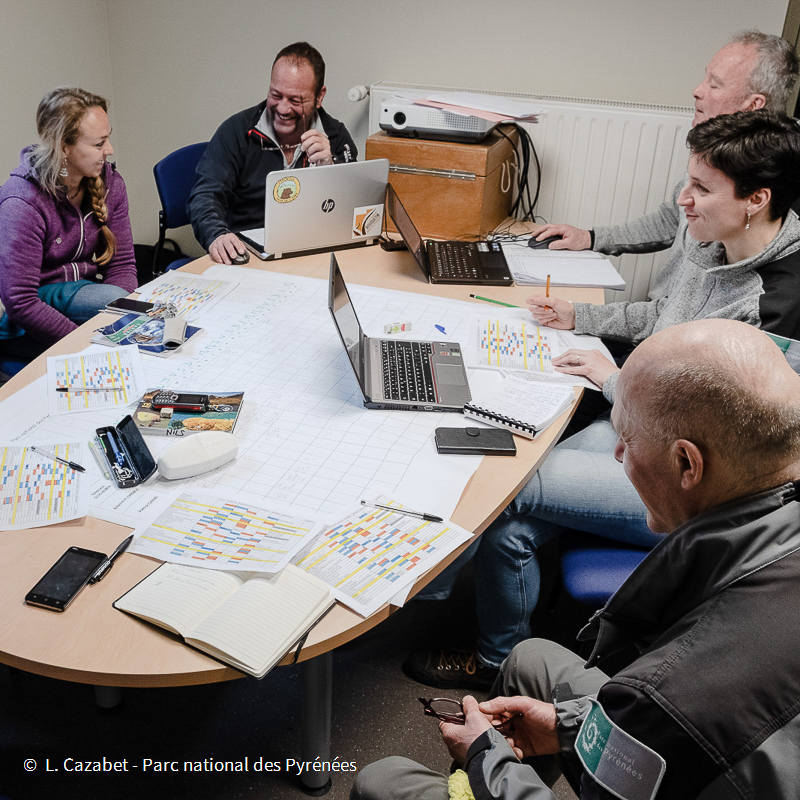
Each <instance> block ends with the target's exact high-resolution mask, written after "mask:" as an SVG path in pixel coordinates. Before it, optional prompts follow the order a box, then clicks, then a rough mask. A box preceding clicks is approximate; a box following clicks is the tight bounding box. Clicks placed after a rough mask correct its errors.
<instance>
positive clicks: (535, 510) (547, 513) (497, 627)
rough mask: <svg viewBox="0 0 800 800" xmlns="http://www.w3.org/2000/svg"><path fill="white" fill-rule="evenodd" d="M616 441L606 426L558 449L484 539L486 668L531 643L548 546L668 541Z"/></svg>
mask: <svg viewBox="0 0 800 800" xmlns="http://www.w3.org/2000/svg"><path fill="white" fill-rule="evenodd" d="M616 441H617V436H616V434H615V433H614V430H613V428H612V427H611V423H610V422H608V420H607V419H601V420H598V421H596V422H594V423H592V424H591V425H590V426H589V427H588V428H585V429H584V430H582V431H581V432H580V433H578V434H576V435H575V436H573V437H571V438H569V439H567V440H566V441H564V442H562V443H561V444H559V445H558V447H556V448H555V449H554V450H553V452H552V453H550V455H549V456H548V457H547V459H546V461H545V462H544V464H543V465H542V466H541V467H540V469H539V471H538V472H537V473H536V474H535V475H534V476H533V478H531V480H530V481H529V482H528V483H527V485H526V486H525V487H524V488H523V489H522V490H521V491H520V492H519V494H518V495H517V496H516V498H514V500H513V501H512V502H511V503H510V504H509V506H508V507H507V508H506V509H505V510H504V511H503V513H502V514H501V515H500V517H498V519H497V520H496V521H495V522H494V523H493V524H492V525H490V526H489V528H488V529H487V530H486V531H485V532H484V534H483V536H481V539H480V546H479V547H478V551H477V553H476V555H475V560H474V567H475V586H476V592H477V602H478V656H479V659H480V661H481V662H483V663H484V664H486V665H489V666H496V667H499V666H500V664H501V663H502V661H503V659H504V658H505V657H506V656H507V655H508V654H509V653H510V652H511V650H512V648H513V647H514V646H515V645H516V644H518V643H519V642H521V641H523V640H524V639H527V638H528V637H529V636H530V616H531V613H532V612H533V610H534V608H535V607H536V603H537V601H538V599H539V582H540V581H539V563H538V561H537V558H536V550H537V548H539V547H540V546H541V545H542V544H544V543H545V542H547V541H549V540H551V539H553V538H555V537H557V536H559V535H560V534H561V532H562V531H565V530H577V531H584V532H586V533H594V534H597V535H598V536H604V537H606V538H609V539H616V540H619V541H623V542H627V543H629V544H636V545H640V546H649V547H653V546H655V545H656V544H657V543H658V542H659V541H660V540H661V539H662V538H663V537H662V535H661V534H655V533H653V532H652V531H651V530H650V529H649V528H648V527H647V523H646V511H645V507H644V504H643V503H642V501H641V500H640V499H639V495H638V494H637V493H636V490H635V489H634V488H633V485H632V484H631V482H630V481H629V480H628V478H627V476H626V475H625V472H624V470H623V469H622V465H621V464H619V463H618V462H617V461H616V460H615V459H614V447H615V445H616Z"/></svg>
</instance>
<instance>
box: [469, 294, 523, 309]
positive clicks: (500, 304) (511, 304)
mask: <svg viewBox="0 0 800 800" xmlns="http://www.w3.org/2000/svg"><path fill="white" fill-rule="evenodd" d="M470 297H474V298H475V299H476V300H483V301H484V302H485V303H494V304H495V305H496V306H505V307H506V308H522V306H515V305H514V304H513V303H503V302H501V301H500V300H492V298H491V297H481V296H480V295H479V294H471V295H470Z"/></svg>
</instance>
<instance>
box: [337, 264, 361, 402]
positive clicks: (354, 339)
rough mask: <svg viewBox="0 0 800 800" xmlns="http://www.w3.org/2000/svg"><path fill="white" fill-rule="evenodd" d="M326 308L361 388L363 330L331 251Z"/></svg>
mask: <svg viewBox="0 0 800 800" xmlns="http://www.w3.org/2000/svg"><path fill="white" fill-rule="evenodd" d="M328 308H329V309H330V312H331V316H332V317H333V322H334V325H336V329H337V330H338V331H339V337H340V338H341V340H342V344H343V345H344V349H345V350H346V351H347V356H348V358H349V359H350V363H351V364H352V366H353V371H354V372H355V373H356V378H357V379H358V382H359V384H361V388H362V390H363V388H364V386H363V382H362V379H361V369H362V367H361V364H362V358H361V340H362V339H363V336H364V331H363V330H362V328H361V323H360V322H359V321H358V317H357V316H356V311H355V309H354V308H353V304H352V303H351V302H350V295H349V293H348V291H347V286H345V283H344V278H343V277H342V272H341V270H340V269H339V264H338V262H337V261H336V256H334V255H333V253H331V275H330V284H329V291H328Z"/></svg>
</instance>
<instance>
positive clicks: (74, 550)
mask: <svg viewBox="0 0 800 800" xmlns="http://www.w3.org/2000/svg"><path fill="white" fill-rule="evenodd" d="M105 560H106V554H105V553H98V552H97V551H95V550H86V549H85V548H83V547H70V548H69V550H67V552H66V553H64V555H62V556H61V558H59V559H58V561H56V563H55V564H53V566H52V567H50V569H49V570H47V572H45V574H44V576H43V577H42V578H41V580H40V581H39V582H38V583H37V584H36V586H34V587H33V589H31V590H30V591H29V592H28V594H26V595H25V602H26V603H27V604H28V605H30V606H38V607H39V608H47V609H49V610H50V611H64V609H65V608H66V607H67V606H68V605H69V604H70V603H71V602H72V601H73V600H74V599H75V596H76V595H77V594H78V592H79V591H80V590H81V589H83V587H84V586H86V584H87V583H88V582H89V578H91V577H92V575H94V573H95V572H96V571H97V568H98V567H99V566H100V565H101V564H102V563H103V561H105Z"/></svg>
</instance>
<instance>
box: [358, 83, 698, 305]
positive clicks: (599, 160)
mask: <svg viewBox="0 0 800 800" xmlns="http://www.w3.org/2000/svg"><path fill="white" fill-rule="evenodd" d="M409 90H412V91H415V90H417V91H420V93H423V92H425V91H479V90H475V89H467V90H463V89H462V90H458V89H453V88H447V87H442V86H420V85H412V84H402V83H388V82H385V81H384V82H380V83H376V84H373V85H372V86H371V87H370V116H369V133H370V134H372V133H375V131H378V130H380V127H379V125H378V116H379V113H380V105H381V102H382V101H383V100H384V99H386V98H388V97H390V96H391V95H392V94H394V93H396V92H408V91H409ZM485 93H487V94H498V95H504V96H508V97H513V98H516V99H520V100H530V101H533V102H535V103H536V105H540V106H542V107H543V108H546V109H547V113H546V114H543V115H542V116H541V117H539V122H538V123H536V124H532V125H526V128H527V129H528V131H529V132H530V134H531V137H532V139H533V142H534V146H535V147H536V152H537V153H538V155H539V161H540V162H541V165H542V185H541V191H540V194H539V202H538V204H537V206H536V213H537V219H539V221H543V220H546V221H548V222H567V223H569V224H571V225H577V226H578V227H580V228H593V227H595V226H597V225H614V224H619V223H623V222H627V221H629V220H632V219H636V218H637V217H640V216H642V215H643V214H647V213H650V212H652V211H655V210H656V209H657V208H658V206H659V204H660V203H662V202H663V201H664V200H666V199H668V198H669V197H670V196H671V193H672V189H673V188H674V186H675V184H676V183H677V182H678V181H679V180H681V178H682V177H683V175H684V173H685V171H686V164H687V161H688V151H687V149H686V134H687V133H688V131H689V128H690V125H691V120H692V116H693V113H694V110H693V109H691V108H683V107H677V106H654V105H645V104H639V103H616V102H611V101H604V100H587V99H583V98H569V97H549V96H544V95H532V94H531V95H521V94H506V93H503V92H485ZM530 182H531V187H532V189H534V190H535V186H536V173H535V167H533V168H532V169H531V175H530ZM531 196H533V192H532V193H531ZM665 255H666V253H663V252H662V253H654V254H647V255H639V256H633V255H624V256H622V257H621V258H619V259H614V260H615V261H617V262H618V263H617V268H618V269H619V271H620V273H621V274H622V276H623V278H625V280H626V282H627V285H628V287H627V289H626V290H625V291H624V292H614V291H609V292H607V297H606V300H607V301H613V300H622V299H632V300H642V299H644V298H645V297H646V295H647V290H648V288H649V286H650V283H651V280H652V279H653V278H654V276H655V275H656V273H657V272H658V270H659V269H660V267H661V265H662V264H663V262H664V258H665Z"/></svg>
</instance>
